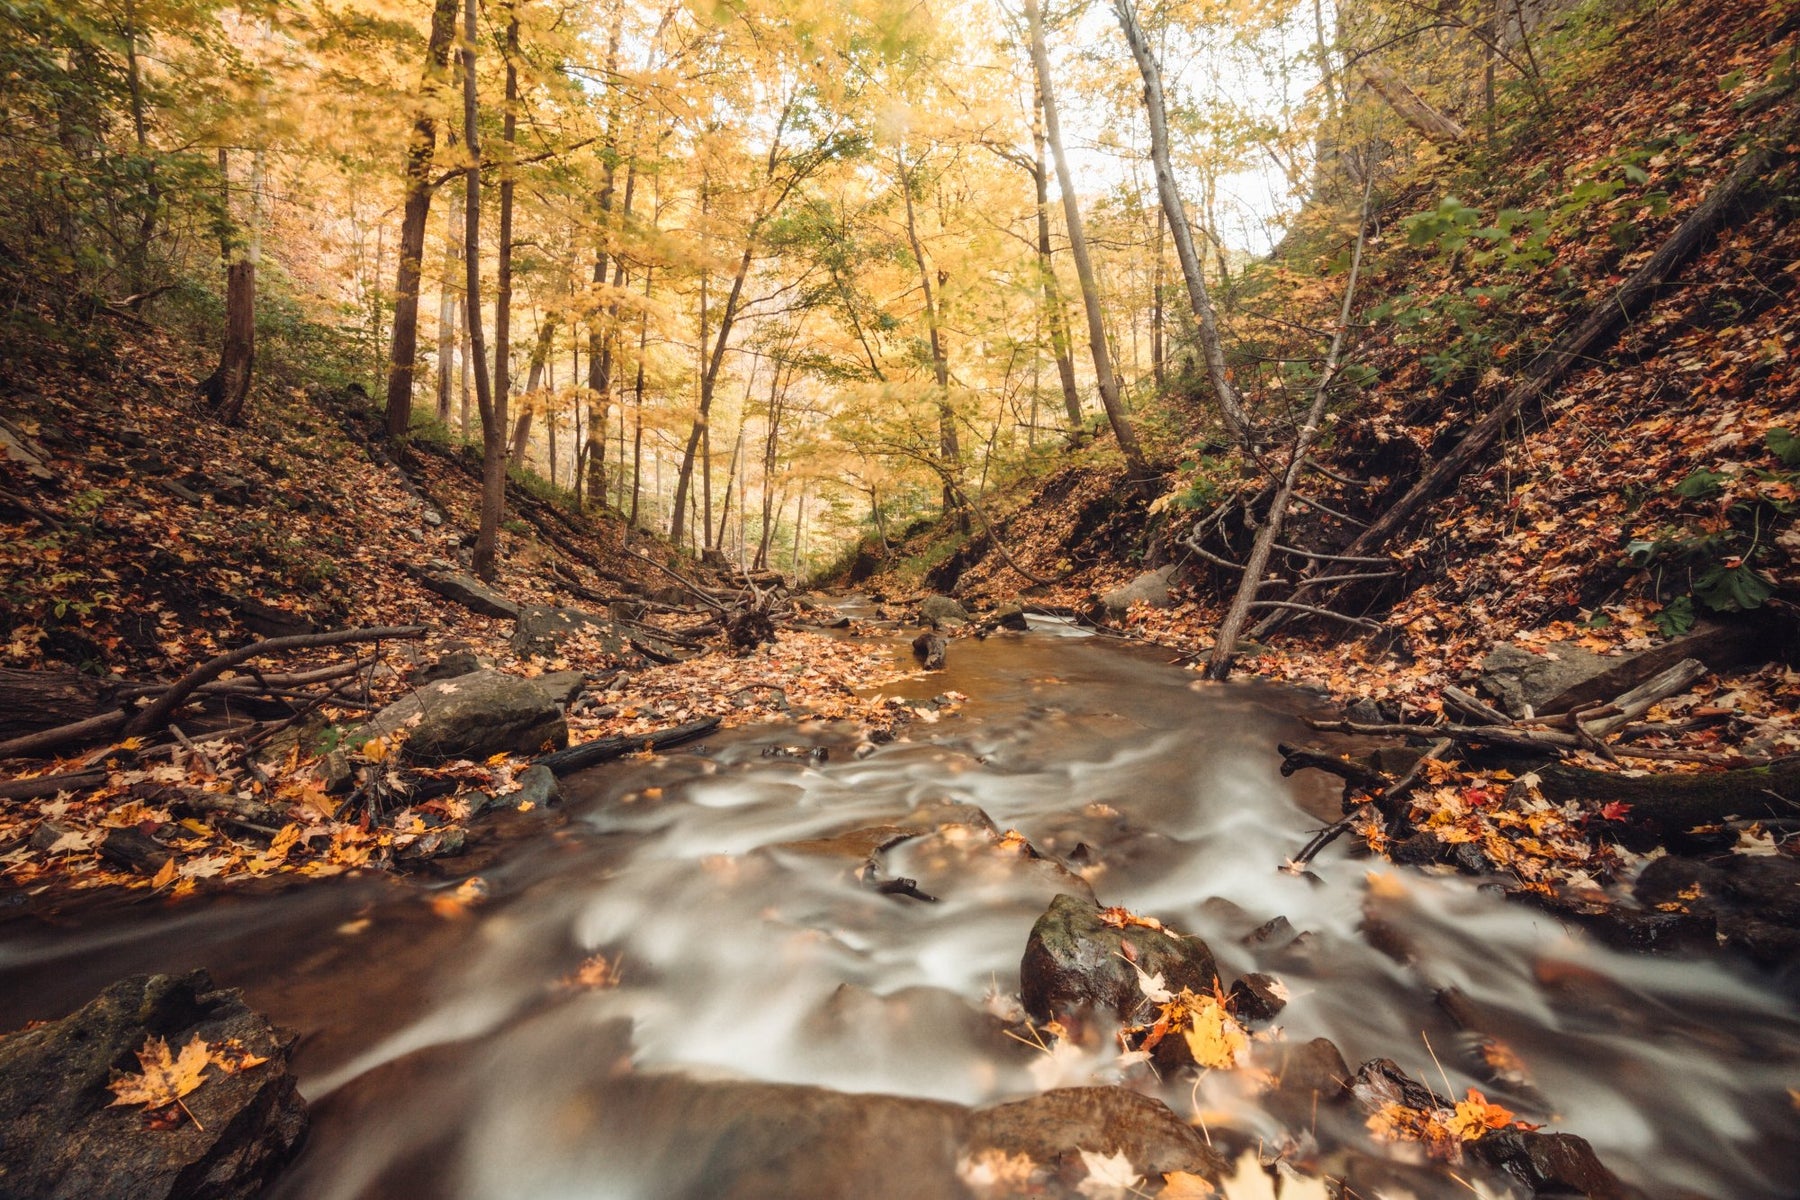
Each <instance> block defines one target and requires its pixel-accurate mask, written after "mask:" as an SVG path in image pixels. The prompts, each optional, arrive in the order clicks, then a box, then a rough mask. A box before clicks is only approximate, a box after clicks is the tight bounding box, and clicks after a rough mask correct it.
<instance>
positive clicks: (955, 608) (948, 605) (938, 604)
mask: <svg viewBox="0 0 1800 1200" xmlns="http://www.w3.org/2000/svg"><path fill="white" fill-rule="evenodd" d="M919 620H921V621H923V622H924V623H925V624H927V625H929V626H931V627H932V628H933V629H944V628H948V627H951V626H955V625H965V624H967V623H968V620H969V611H968V609H966V608H964V607H963V606H962V605H961V604H958V603H957V602H956V601H955V600H952V599H951V598H950V597H948V596H927V597H925V599H923V600H921V601H919Z"/></svg>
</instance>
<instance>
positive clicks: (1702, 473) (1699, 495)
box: [1675, 468, 1731, 500]
mask: <svg viewBox="0 0 1800 1200" xmlns="http://www.w3.org/2000/svg"><path fill="white" fill-rule="evenodd" d="M1730 478H1731V476H1729V475H1726V474H1724V473H1723V472H1720V471H1708V470H1705V469H1704V468H1702V469H1701V470H1698V471H1695V472H1694V473H1693V474H1692V475H1689V476H1688V477H1687V478H1686V479H1684V480H1682V481H1681V482H1680V483H1678V484H1676V485H1675V494H1676V495H1677V496H1680V497H1682V498H1683V499H1686V500H1705V499H1707V498H1708V497H1711V496H1716V495H1718V494H1719V493H1720V492H1721V491H1723V490H1724V489H1723V488H1722V487H1721V486H1720V485H1721V484H1723V483H1724V482H1725V481H1726V480H1728V479H1730Z"/></svg>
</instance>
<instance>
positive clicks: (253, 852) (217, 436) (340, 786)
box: [0, 325, 911, 901]
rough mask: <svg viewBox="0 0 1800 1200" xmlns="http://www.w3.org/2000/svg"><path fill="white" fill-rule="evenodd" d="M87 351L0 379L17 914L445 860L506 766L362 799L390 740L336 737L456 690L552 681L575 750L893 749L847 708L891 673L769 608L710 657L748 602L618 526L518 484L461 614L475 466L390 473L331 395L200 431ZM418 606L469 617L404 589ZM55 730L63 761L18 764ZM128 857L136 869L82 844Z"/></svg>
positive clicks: (883, 718) (178, 393)
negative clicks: (196, 678) (193, 686)
mask: <svg viewBox="0 0 1800 1200" xmlns="http://www.w3.org/2000/svg"><path fill="white" fill-rule="evenodd" d="M89 332H90V336H94V337H96V338H97V339H99V341H98V344H97V345H93V346H89V347H81V346H80V342H79V341H75V343H74V344H75V346H76V347H77V348H76V349H71V348H70V347H69V346H68V345H65V344H63V343H59V342H55V341H44V342H41V343H38V344H36V345H33V346H31V347H30V351H31V352H30V353H25V354H20V355H17V356H15V357H14V358H13V359H12V360H11V363H12V365H13V367H14V368H17V367H18V366H19V365H21V364H25V363H29V364H30V368H31V369H30V373H29V374H24V373H22V372H20V371H18V370H16V369H14V370H9V371H8V372H7V373H6V375H5V377H4V378H0V396H3V397H4V400H3V401H0V420H3V421H4V424H0V429H3V430H4V431H5V433H6V439H7V440H6V444H5V449H6V459H5V461H4V462H3V463H0V470H3V471H4V472H5V485H4V488H3V490H0V531H3V532H4V534H5V538H4V550H3V551H0V555H3V556H4V561H3V565H0V577H3V578H4V579H5V587H4V591H3V592H0V623H3V624H4V625H5V627H6V628H7V630H8V631H9V634H8V641H7V645H6V648H5V660H4V663H3V664H0V692H3V693H4V694H5V696H6V704H5V706H4V707H5V711H6V716H5V719H4V724H3V726H0V741H3V742H4V744H0V757H5V758H10V759H11V760H12V761H11V762H10V764H9V765H10V768H11V769H10V772H9V775H10V779H9V782H6V783H4V784H0V789H4V791H3V793H0V794H4V796H5V797H6V799H7V803H6V806H5V813H4V817H0V847H4V852H3V855H4V856H3V859H0V861H4V863H5V872H6V878H7V880H8V882H9V883H10V884H11V885H13V886H15V887H24V888H27V889H30V891H31V893H33V894H35V893H37V892H42V891H44V889H45V887H46V885H50V884H56V883H65V884H72V885H73V886H75V887H77V888H91V887H97V886H116V887H124V888H131V889H136V888H154V889H156V890H158V891H163V890H173V891H174V892H175V893H176V894H180V893H182V892H186V891H191V890H193V889H194V887H195V886H196V885H197V884H198V883H199V882H200V881H203V880H211V879H223V880H224V881H227V882H229V881H234V880H236V879H238V878H240V877H242V876H246V875H255V876H275V875H283V874H287V873H291V872H295V871H298V872H300V873H302V874H307V875H321V874H332V873H336V872H337V871H341V870H343V869H345V868H346V867H347V866H354V865H359V864H361V863H364V862H369V861H373V862H375V863H378V864H389V863H394V862H395V861H396V860H397V859H398V860H403V862H402V864H401V865H405V864H406V863H411V864H412V865H414V866H417V865H420V864H422V863H424V862H426V861H428V860H429V859H430V858H431V857H433V853H434V852H435V853H443V852H446V851H448V850H450V849H456V848H460V847H461V846H462V845H463V843H464V840H465V833H466V832H468V830H467V826H468V825H469V823H470V820H471V818H472V816H474V815H475V814H476V813H477V812H479V810H480V809H481V808H482V806H483V805H484V804H487V805H490V806H491V805H492V804H493V803H495V802H497V798H498V797H502V796H506V795H509V794H511V793H512V792H514V791H517V790H519V789H518V785H517V784H516V783H515V782H514V776H515V773H522V772H523V771H524V770H525V767H526V765H527V764H528V763H529V761H530V760H531V758H532V757H533V754H532V753H531V752H530V751H529V750H528V749H526V748H524V747H521V748H520V752H515V753H513V754H511V755H508V754H506V753H504V752H502V753H500V754H499V755H497V756H496V757H494V758H492V759H490V760H488V761H485V762H479V763H470V762H463V763H461V764H460V765H457V764H455V763H448V764H446V763H443V762H438V763H436V764H423V763H422V764H417V765H418V766H419V767H420V770H419V771H418V772H417V773H415V772H413V771H410V770H409V771H406V772H404V773H403V774H399V775H389V774H386V772H385V771H384V769H382V767H381V764H382V763H383V762H384V760H385V759H386V756H387V754H388V753H390V752H392V751H394V750H396V749H397V747H398V746H399V744H400V741H401V739H400V738H396V737H393V736H389V737H387V738H386V739H377V744H376V745H374V746H359V745H358V738H357V737H356V736H355V734H354V731H355V730H356V729H357V727H358V726H359V725H360V724H361V722H362V721H363V720H365V719H366V718H367V717H368V716H369V715H370V714H372V713H374V712H375V711H376V710H378V709H380V708H381V707H382V706H383V705H385V704H387V703H388V702H389V701H392V700H394V699H396V698H398V697H400V696H403V695H406V694H409V693H411V692H413V691H414V690H415V689H417V688H418V687H420V686H422V685H423V684H424V683H425V682H427V681H429V680H432V679H437V678H446V677H448V676H453V675H455V674H457V673H459V672H460V671H465V670H469V669H472V668H473V667H475V666H476V665H477V664H479V665H480V666H482V667H492V668H498V669H500V670H501V671H503V672H505V673H507V674H509V675H513V676H519V677H523V678H541V677H544V676H546V675H550V676H555V675H556V674H557V673H558V672H562V673H564V674H563V675H562V676H560V677H559V678H560V680H561V682H559V684H558V687H560V688H561V690H562V691H563V692H564V693H566V694H567V695H568V696H570V697H577V696H578V697H579V701H578V703H576V704H575V705H574V707H573V709H572V710H571V713H570V725H571V727H572V731H573V732H572V739H571V740H573V741H574V742H575V743H576V744H577V745H579V744H581V743H584V742H589V741H595V740H603V739H605V738H609V737H627V738H628V739H629V738H630V737H633V736H639V735H648V734H650V733H653V732H655V731H657V730H659V729H664V728H669V727H675V726H681V725H683V724H684V723H689V722H693V721H697V720H703V719H706V718H713V719H715V720H718V719H723V720H724V721H725V722H726V723H727V724H736V723H741V722H744V721H748V720H753V719H770V718H780V719H787V718H788V715H789V714H794V713H815V714H817V715H821V716H839V717H845V718H849V719H853V720H862V721H864V722H866V723H867V724H868V725H869V727H870V728H871V729H880V730H884V731H885V730H888V729H891V728H892V727H893V725H894V724H895V723H896V722H902V723H903V722H904V721H905V720H907V719H910V712H911V710H909V709H905V708H903V707H896V706H893V705H889V704H886V703H882V702H873V701H868V702H865V701H859V700H857V699H856V698H855V697H854V696H853V695H852V694H851V687H850V685H852V684H861V683H864V682H868V681H873V680H878V679H881V678H887V677H891V676H892V675H893V674H894V673H895V672H894V670H893V667H892V665H891V663H890V661H889V656H888V655H887V654H886V653H885V652H882V651H878V650H863V649H861V648H859V647H857V646H856V645H854V644H852V643H845V642H841V641H835V640H832V639H830V638H828V637H825V636H823V635H821V634H819V633H817V632H810V633H809V632H808V631H807V629H806V627H805V626H804V624H802V623H801V621H802V618H804V616H805V613H804V612H803V611H802V610H800V609H798V608H796V607H794V605H793V604H792V602H790V601H787V600H785V599H783V597H785V595H786V593H785V591H784V590H783V589H782V588H781V587H780V585H779V582H771V581H769V580H768V579H766V578H765V579H764V580H763V586H762V587H761V588H758V587H757V586H756V585H755V584H751V585H750V588H751V591H752V592H754V593H755V596H756V602H755V603H754V604H752V605H751V607H752V608H756V609H759V610H760V611H763V612H765V613H767V614H769V615H771V616H773V617H774V618H776V619H777V620H783V621H784V622H785V624H786V626H787V628H786V629H785V630H784V631H782V632H780V633H779V634H774V633H773V631H771V634H772V636H774V638H775V640H774V642H773V644H770V645H764V646H762V647H761V648H760V649H758V648H757V646H756V643H755V641H754V639H752V642H751V643H750V645H748V646H743V645H735V644H733V643H732V641H731V639H730V637H729V635H728V633H727V630H726V622H725V620H724V618H726V617H728V616H731V615H732V612H733V610H734V608H737V607H738V606H739V603H740V601H743V600H745V599H746V598H747V597H748V596H749V595H750V593H747V592H746V591H745V590H744V588H745V584H744V580H743V579H742V578H741V577H740V578H738V579H736V580H734V579H733V578H732V577H731V576H730V575H723V576H720V575H715V574H713V573H711V572H709V571H707V570H705V569H702V568H699V567H697V566H695V565H694V564H682V565H681V566H680V567H679V570H672V569H671V568H670V564H672V563H679V562H680V560H679V558H678V557H677V556H675V555H674V554H672V552H671V551H670V550H669V548H668V547H667V545H666V544H665V543H663V542H661V541H660V540H658V539H656V538H654V537H651V536H648V535H643V534H632V533H628V532H627V530H626V529H625V526H624V523H623V521H622V520H621V519H620V518H619V517H618V516H617V515H616V514H604V515H596V516H591V517H590V516H585V515H582V514H580V513H577V512H573V511H571V510H570V509H569V508H567V507H566V501H564V500H555V499H539V498H537V497H535V496H533V495H532V494H531V493H530V492H529V491H527V490H526V489H525V487H524V486H523V485H515V486H514V487H513V489H512V496H511V497H510V500H511V512H512V513H513V514H514V515H513V516H512V518H511V519H510V520H509V521H508V523H507V527H506V529H505V531H504V541H503V544H502V561H503V575H502V579H501V581H500V582H499V583H498V584H497V585H496V587H495V588H494V589H491V590H487V591H485V592H484V591H483V590H482V589H481V588H480V585H478V584H477V583H476V581H475V580H474V579H472V578H470V577H468V576H467V575H466V570H467V563H468V557H469V552H468V547H469V545H470V544H471V542H472V541H473V528H474V523H475V520H476V509H477V502H478V485H479V473H478V472H479V460H478V459H477V458H474V457H473V456H471V455H468V454H465V453H464V452H462V451H460V450H456V449H452V448H449V447H438V446H434V445H432V444H430V443H425V442H420V443H417V444H416V445H415V448H414V449H413V451H412V452H411V453H410V454H409V455H407V456H406V466H405V467H404V468H402V467H401V466H399V465H398V464H396V463H395V461H394V459H393V458H392V457H391V455H390V452H389V449H388V448H387V447H386V444H385V442H384V441H383V439H382V438H381V436H380V432H379V421H378V415H377V414H374V413H372V412H371V411H370V410H369V409H368V407H367V401H366V397H364V396H363V395H362V394H361V393H360V392H358V391H355V390H351V391H348V392H332V391H330V390H328V389H324V388H320V387H317V386H314V387H294V388H291V389H286V390H278V391H272V392H271V393H270V394H269V395H268V397H267V400H266V402H264V403H261V404H259V405H258V406H257V408H256V410H255V412H254V413H253V415H252V416H251V418H250V421H249V423H248V424H247V426H245V427H241V428H240V427H233V426H227V425H222V424H220V423H218V422H216V421H213V420H211V419H210V418H209V417H208V416H207V415H206V413H205V411H204V409H203V408H202V400H201V398H200V397H199V396H198V394H197V393H196V391H195V386H196V382H197V381H198V379H199V378H200V377H201V376H202V375H203V373H204V372H203V367H202V363H203V361H204V360H203V359H202V358H201V357H200V355H199V354H198V353H196V352H195V351H194V350H192V349H191V348H189V347H186V346H184V345H182V344H181V343H179V342H178V341H176V340H174V339H172V338H170V337H168V336H166V335H159V334H156V333H154V332H151V331H148V330H145V329H143V328H140V327H136V326H129V325H128V326H125V327H123V328H113V327H107V326H101V327H99V328H97V329H94V330H92V331H89ZM72 340H74V339H72ZM327 464H328V466H327ZM533 486H537V487H539V488H540V489H542V485H541V484H537V485H533ZM546 494H548V493H547V492H546ZM434 577H435V578H443V579H449V580H451V581H452V582H453V583H454V584H455V586H454V587H453V588H452V589H451V590H452V591H453V593H454V594H456V595H460V596H462V597H464V599H463V600H462V601H460V602H459V601H457V600H454V599H450V598H446V596H445V595H444V594H441V593H442V592H443V590H444V589H443V588H442V587H441V586H440V587H438V588H437V589H435V590H434V589H433V588H432V587H429V586H427V584H428V582H429V581H430V580H431V579H432V578H434ZM471 591H473V592H474V593H475V594H476V599H475V600H473V601H470V600H469V599H468V597H469V595H470V593H471ZM484 601H485V603H484ZM495 601H498V602H499V603H500V604H502V605H509V606H512V607H514V608H517V607H519V606H523V607H524V608H525V610H526V613H527V616H528V618H529V616H530V614H531V612H532V611H534V609H533V606H536V609H535V611H537V612H539V613H547V614H548V619H547V620H548V623H547V624H546V622H545V620H540V621H539V626H541V627H542V628H541V629H540V633H539V634H538V635H536V636H534V637H533V639H532V640H530V641H522V640H520V638H519V637H518V636H516V631H517V629H518V626H519V621H518V620H517V619H516V618H515V617H514V616H511V615H507V614H506V613H505V612H502V611H500V610H495V609H492V608H491V604H492V603H493V602H495ZM470 603H475V604H477V605H478V606H481V607H483V608H485V609H487V611H475V609H472V608H471V607H469V604H470ZM572 621H573V622H576V623H571V622H572ZM534 628H538V626H534ZM381 629H387V630H389V631H390V633H389V635H388V636H386V637H383V638H380V639H378V640H377V639H371V638H366V637H364V638H359V639H358V640H360V641H362V642H365V643H367V645H366V646H365V647H358V646H355V645H352V646H349V647H347V648H346V647H343V646H341V645H326V646H317V647H309V646H306V645H299V646H286V645H285V644H283V645H278V646H277V647H276V648H275V649H274V650H273V651H272V652H271V653H270V654H269V655H267V656H264V657H262V658H260V659H258V660H253V661H247V662H245V663H243V664H242V665H241V666H233V667H232V669H231V670H229V671H228V672H227V673H225V674H224V675H222V676H221V677H220V678H218V679H217V680H216V681H215V682H213V683H212V684H210V685H208V686H209V687H211V688H212V689H214V691H215V692H216V693H217V694H215V695H212V696H211V697H207V698H205V699H206V702H205V703H203V704H201V705H200V707H199V708H198V709H197V710H195V711H191V712H187V713H185V714H183V713H182V711H181V710H179V709H178V710H177V711H176V712H174V713H172V714H170V716H169V717H167V718H164V719H165V720H173V721H174V725H173V726H172V727H171V728H170V729H169V730H167V731H164V730H162V729H161V728H160V727H157V728H152V729H149V730H146V731H145V732H146V734H147V736H132V737H129V738H126V739H123V740H121V737H120V734H121V726H122V724H123V721H124V718H125V716H126V715H129V714H131V713H133V712H138V711H141V708H140V706H142V705H144V704H146V703H147V702H148V698H149V697H150V696H152V695H155V694H156V693H157V691H158V690H159V689H163V688H166V687H167V686H168V684H169V683H171V682H174V681H176V680H179V679H181V678H183V677H184V676H186V675H187V674H188V673H189V672H190V671H192V670H193V669H195V668H197V667H199V666H201V665H202V664H204V663H206V662H208V661H209V660H211V659H213V658H215V657H216V656H219V655H222V654H226V653H228V652H229V651H231V650H233V649H236V648H239V647H243V646H248V645H252V644H255V643H257V642H259V641H261V640H275V641H277V642H282V641H283V640H284V639H298V640H300V641H302V642H303V641H304V640H305V638H306V637H307V636H309V635H315V634H321V633H323V632H325V631H335V632H344V631H350V632H352V633H354V632H356V631H364V630H381ZM446 663H454V664H456V666H455V667H449V666H445V665H443V664H446ZM569 672H574V673H575V674H574V676H570V675H569V674H568V673H569ZM266 673H272V674H273V675H274V676H275V677H272V678H267V679H265V674H266ZM203 696H204V693H202V694H201V695H200V696H197V697H196V698H197V699H199V698H203ZM134 697H141V698H134ZM108 714H118V716H117V719H116V720H115V719H112V718H109V716H108ZM96 719H97V720H98V722H99V725H98V727H96V728H87V727H85V726H84V725H82V724H81V722H84V721H85V722H87V724H88V725H94V724H96ZM108 721H110V722H111V723H110V724H108V723H106V722H108ZM58 731H66V732H67V734H68V736H65V737H62V738H60V739H59V740H57V741H54V742H50V743H48V744H46V743H45V742H44V740H43V739H44V736H45V734H46V733H51V734H54V733H56V732H58ZM177 731H179V732H177ZM170 734H174V736H173V738H171V737H170V736H169V735H170ZM363 736H365V737H366V736H367V735H366V734H365V735H363ZM402 736H404V735H402ZM340 746H341V747H342V750H343V751H349V752H350V754H349V758H348V759H345V758H344V755H343V753H342V751H339V752H338V753H337V754H336V755H335V757H334V755H333V753H332V751H334V750H335V749H337V748H338V747H340ZM20 756H23V757H20ZM489 797H494V798H495V799H493V800H490V799H489ZM414 800H417V801H419V802H418V803H414V802H413V801H414ZM472 810H473V811H472ZM124 830H135V831H137V832H138V833H139V834H141V835H142V836H143V838H144V839H146V840H145V841H143V842H133V841H130V840H127V841H125V842H122V843H120V844H118V845H113V846H110V847H109V846H108V845H107V844H106V839H107V837H108V835H109V834H112V833H114V832H115V831H124ZM474 840H475V837H474V836H471V837H470V838H469V841H470V842H471V843H472V842H473V841H474ZM421 841H424V842H425V845H424V846H421V845H420V844H419V843H421ZM272 844H273V845H275V846H277V847H278V848H279V851H280V852H279V853H273V854H272V853H270V852H269V850H268V848H269V846H270V845H272ZM59 895H60V891H59V890H56V889H53V890H52V891H51V892H50V894H49V896H48V899H49V900H50V901H55V900H57V898H58V896H59Z"/></svg>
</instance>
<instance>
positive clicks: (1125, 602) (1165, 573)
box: [1100, 566, 1175, 617]
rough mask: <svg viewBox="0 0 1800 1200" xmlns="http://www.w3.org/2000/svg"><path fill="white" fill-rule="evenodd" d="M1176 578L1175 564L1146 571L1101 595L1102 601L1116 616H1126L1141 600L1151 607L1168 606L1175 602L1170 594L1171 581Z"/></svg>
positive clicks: (1107, 609)
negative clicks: (1122, 585)
mask: <svg viewBox="0 0 1800 1200" xmlns="http://www.w3.org/2000/svg"><path fill="white" fill-rule="evenodd" d="M1174 578H1175V568H1174V567H1173V566H1168V567H1163V568H1161V569H1160V570H1156V571H1146V572H1144V573H1143V574H1142V575H1139V576H1138V577H1137V578H1136V579H1134V580H1132V581H1131V582H1130V583H1128V584H1126V585H1125V586H1124V587H1119V588H1114V589H1113V590H1112V591H1110V592H1107V593H1106V594H1105V595H1104V596H1101V597H1100V603H1101V604H1102V605H1103V606H1104V607H1105V608H1106V611H1107V612H1109V613H1111V614H1112V615H1113V616H1115V617H1122V616H1124V615H1125V613H1126V612H1127V611H1128V610H1129V609H1130V608H1131V606H1132V605H1133V604H1136V603H1138V602H1139V601H1142V602H1143V603H1145V604H1148V605H1149V606H1150V607H1151V608H1168V607H1170V606H1171V605H1173V604H1174V603H1175V602H1174V600H1173V599H1171V598H1170V596H1169V583H1170V581H1171V580H1173V579H1174Z"/></svg>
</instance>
